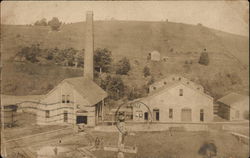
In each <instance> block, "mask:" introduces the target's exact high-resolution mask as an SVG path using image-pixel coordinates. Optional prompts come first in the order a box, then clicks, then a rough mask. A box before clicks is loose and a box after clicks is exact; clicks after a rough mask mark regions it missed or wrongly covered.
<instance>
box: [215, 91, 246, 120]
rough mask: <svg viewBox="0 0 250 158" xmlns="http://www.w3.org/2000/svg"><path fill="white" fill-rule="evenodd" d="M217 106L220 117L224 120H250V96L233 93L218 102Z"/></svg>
mask: <svg viewBox="0 0 250 158" xmlns="http://www.w3.org/2000/svg"><path fill="white" fill-rule="evenodd" d="M217 104H218V115H219V116H220V117H222V118H224V119H227V120H230V121H232V120H245V119H249V96H246V95H241V94H237V93H234V92H232V93H229V94H228V95H226V96H224V97H222V98H220V99H219V100H217Z"/></svg>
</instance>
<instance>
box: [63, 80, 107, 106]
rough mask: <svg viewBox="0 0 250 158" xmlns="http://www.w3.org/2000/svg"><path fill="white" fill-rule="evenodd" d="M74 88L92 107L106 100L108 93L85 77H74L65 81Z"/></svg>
mask: <svg viewBox="0 0 250 158" xmlns="http://www.w3.org/2000/svg"><path fill="white" fill-rule="evenodd" d="M64 81H65V82H67V83H69V84H70V85H72V86H73V88H74V89H75V90H76V91H77V92H78V93H79V94H80V95H82V96H83V97H84V98H85V99H86V100H87V101H88V102H89V104H91V105H94V104H96V103H98V102H100V101H101V100H102V99H104V98H106V97H107V96H108V95H107V93H106V92H105V91H104V90H103V89H102V88H100V87H99V86H98V85H97V84H96V83H95V82H94V81H92V80H89V79H86V78H84V77H74V78H68V79H65V80H64Z"/></svg>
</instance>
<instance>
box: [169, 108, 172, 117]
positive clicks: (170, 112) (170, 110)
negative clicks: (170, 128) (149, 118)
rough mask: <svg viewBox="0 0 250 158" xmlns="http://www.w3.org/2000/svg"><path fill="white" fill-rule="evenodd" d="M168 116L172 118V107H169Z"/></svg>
mask: <svg viewBox="0 0 250 158" xmlns="http://www.w3.org/2000/svg"><path fill="white" fill-rule="evenodd" d="M169 118H170V119H172V118H173V109H169Z"/></svg>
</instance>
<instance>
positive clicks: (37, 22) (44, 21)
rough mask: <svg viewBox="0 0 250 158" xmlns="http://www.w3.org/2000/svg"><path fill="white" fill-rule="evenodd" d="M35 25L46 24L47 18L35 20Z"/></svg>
mask: <svg viewBox="0 0 250 158" xmlns="http://www.w3.org/2000/svg"><path fill="white" fill-rule="evenodd" d="M34 25H35V26H47V25H48V23H47V19H45V18H42V19H41V20H37V21H36V22H35V24H34Z"/></svg>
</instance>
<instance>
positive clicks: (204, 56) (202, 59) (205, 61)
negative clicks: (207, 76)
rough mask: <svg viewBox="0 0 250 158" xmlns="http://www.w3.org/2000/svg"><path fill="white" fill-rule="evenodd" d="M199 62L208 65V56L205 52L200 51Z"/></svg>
mask: <svg viewBox="0 0 250 158" xmlns="http://www.w3.org/2000/svg"><path fill="white" fill-rule="evenodd" d="M199 64H201V65H208V64H209V57H208V53H207V52H202V53H201V56H200V60H199Z"/></svg>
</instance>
